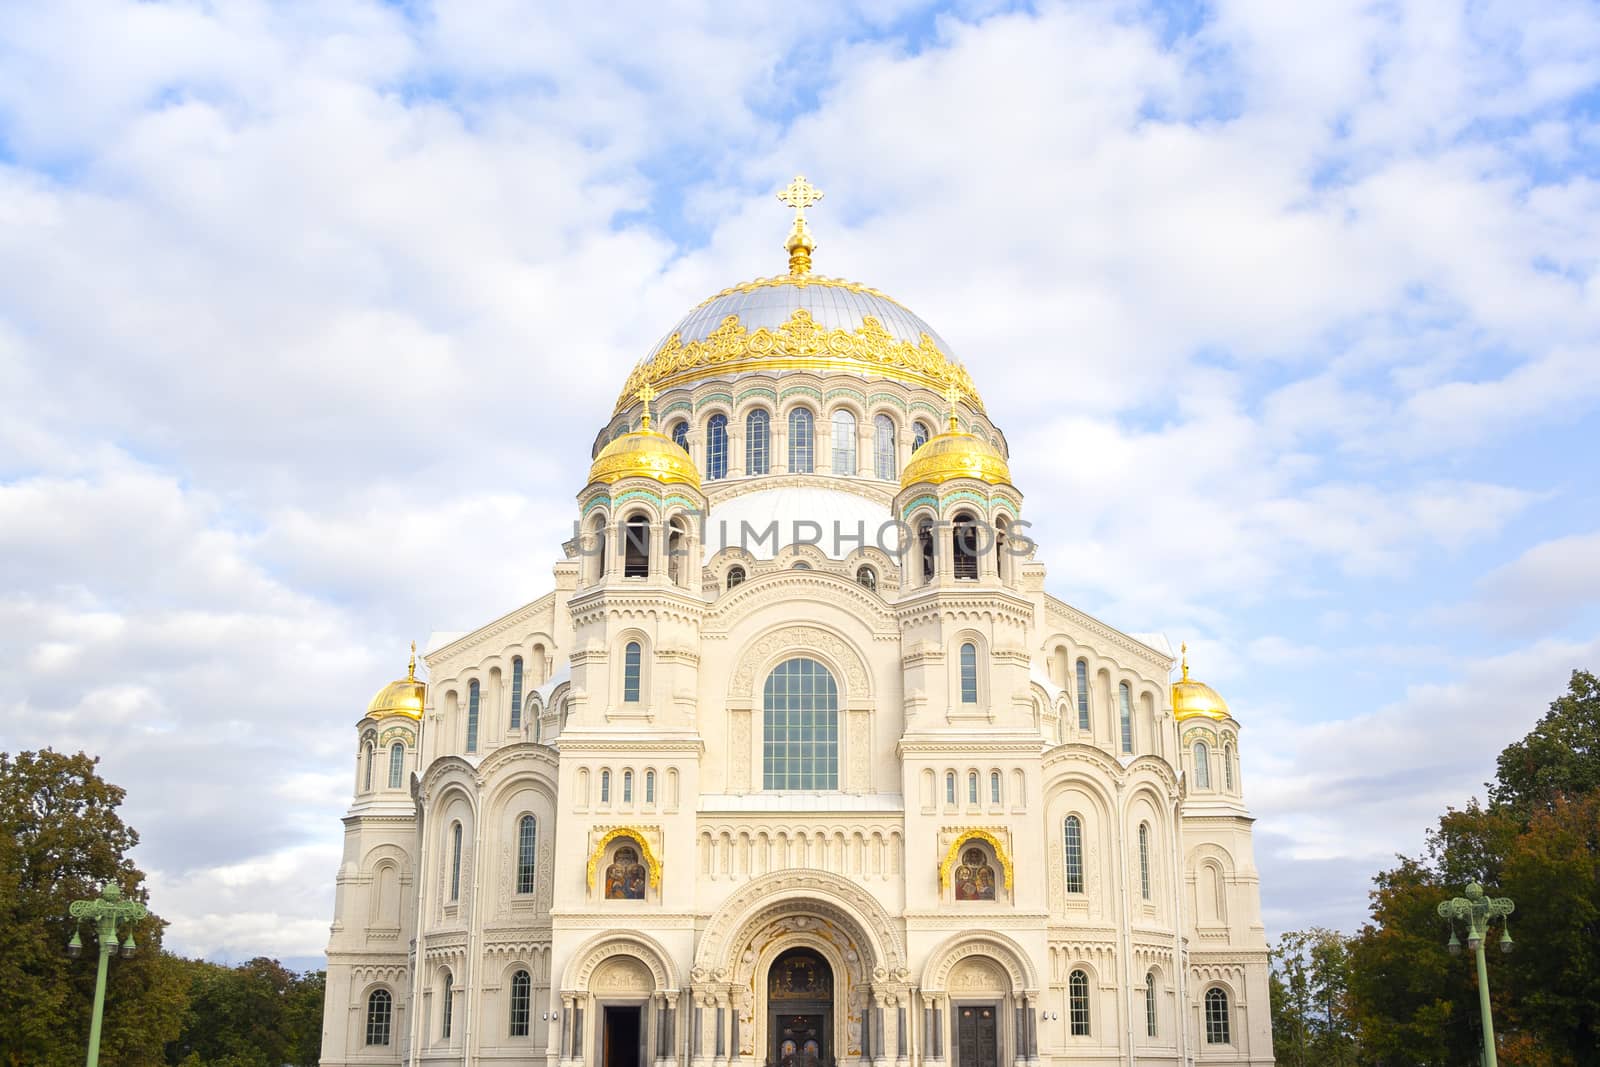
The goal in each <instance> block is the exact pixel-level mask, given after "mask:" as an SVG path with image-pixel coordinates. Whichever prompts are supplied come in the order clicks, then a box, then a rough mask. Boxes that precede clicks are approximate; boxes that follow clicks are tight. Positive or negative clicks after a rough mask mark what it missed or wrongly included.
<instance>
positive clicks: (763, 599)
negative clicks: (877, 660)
mask: <svg viewBox="0 0 1600 1067" xmlns="http://www.w3.org/2000/svg"><path fill="white" fill-rule="evenodd" d="M874 562H876V561H874ZM796 593H801V594H802V595H804V596H808V597H812V598H814V599H818V600H824V601H827V602H829V603H833V604H837V605H838V606H840V607H842V608H845V609H846V610H847V611H849V612H850V613H851V614H853V615H857V616H864V617H863V618H862V621H863V622H865V623H866V624H867V625H868V626H872V627H875V630H881V632H883V633H884V634H886V635H892V636H893V637H895V638H896V639H898V638H899V636H900V631H899V630H898V629H897V628H894V627H895V615H894V613H893V612H892V611H890V609H889V606H888V605H887V604H885V603H884V601H883V598H882V597H880V596H879V595H877V594H876V593H873V592H871V591H869V590H867V589H864V588H862V586H861V584H860V583H858V582H857V581H856V580H855V578H854V576H852V575H846V574H843V573H836V572H833V571H829V570H809V571H797V570H792V569H787V568H786V569H783V570H774V571H767V572H765V573H763V572H762V571H760V570H758V571H757V572H756V573H755V574H752V575H750V576H749V577H748V578H746V579H745V581H744V583H743V584H741V585H739V586H736V587H735V588H734V589H733V590H731V591H730V592H728V593H726V594H724V595H723V596H722V597H720V598H719V599H718V600H717V602H716V604H715V605H714V606H713V607H712V608H711V609H710V610H709V611H707V612H706V614H705V625H706V626H707V627H713V626H714V627H717V628H719V629H731V628H732V627H733V626H734V625H735V624H736V623H737V622H738V621H739V619H741V618H743V617H744V616H746V615H748V614H750V613H751V612H753V611H758V610H760V609H761V608H765V607H771V606H772V604H773V603H774V602H775V601H778V600H795V599H798V597H797V596H796V595H795V594H796ZM786 594H787V595H786ZM892 628H893V629H892Z"/></svg>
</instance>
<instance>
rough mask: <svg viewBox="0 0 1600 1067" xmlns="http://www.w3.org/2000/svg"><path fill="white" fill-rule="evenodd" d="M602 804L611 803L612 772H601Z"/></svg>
mask: <svg viewBox="0 0 1600 1067" xmlns="http://www.w3.org/2000/svg"><path fill="white" fill-rule="evenodd" d="M600 803H602V804H609V803H611V772H610V771H608V770H607V771H601V772H600Z"/></svg>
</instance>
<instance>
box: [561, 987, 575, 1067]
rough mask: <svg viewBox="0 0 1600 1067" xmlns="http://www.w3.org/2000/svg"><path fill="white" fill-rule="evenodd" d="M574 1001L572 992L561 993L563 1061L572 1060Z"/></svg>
mask: <svg viewBox="0 0 1600 1067" xmlns="http://www.w3.org/2000/svg"><path fill="white" fill-rule="evenodd" d="M572 1002H573V997H572V994H571V993H562V994H561V1045H560V1050H561V1051H560V1056H561V1059H562V1061H563V1062H571V1060H572Z"/></svg>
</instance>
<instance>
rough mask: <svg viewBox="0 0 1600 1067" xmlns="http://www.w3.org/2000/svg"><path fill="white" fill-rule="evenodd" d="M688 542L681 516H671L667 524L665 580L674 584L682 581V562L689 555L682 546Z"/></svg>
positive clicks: (687, 534) (679, 583)
mask: <svg viewBox="0 0 1600 1067" xmlns="http://www.w3.org/2000/svg"><path fill="white" fill-rule="evenodd" d="M688 542H689V533H688V531H687V530H685V529H684V528H683V518H682V516H676V515H675V516H673V519H672V521H671V522H670V523H668V524H667V581H669V582H671V583H672V584H674V585H681V584H682V582H683V566H682V564H683V562H684V560H685V559H686V558H687V557H688V555H689V550H688V549H687V548H685V547H684V546H685V545H687V544H688Z"/></svg>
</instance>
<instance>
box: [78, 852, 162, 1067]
mask: <svg viewBox="0 0 1600 1067" xmlns="http://www.w3.org/2000/svg"><path fill="white" fill-rule="evenodd" d="M68 913H69V914H70V915H71V916H72V917H73V918H74V919H77V920H78V926H77V929H75V930H73V931H72V940H70V941H68V942H67V955H69V956H71V957H72V958H73V959H77V958H78V957H79V956H81V955H83V936H82V935H83V923H84V920H88V921H89V922H91V923H93V924H94V931H95V936H96V937H98V938H99V939H100V970H99V972H98V973H97V974H96V975H95V980H94V1014H93V1015H92V1016H90V1018H89V1058H88V1060H87V1061H86V1067H99V1063H100V1017H101V1015H103V1014H104V1012H105V1008H106V961H108V960H110V959H111V954H112V953H114V952H116V951H117V944H118V942H117V927H119V926H126V927H127V929H128V933H127V936H126V937H125V938H123V939H122V942H121V946H122V958H123V959H128V958H129V957H131V956H132V955H133V947H134V946H133V924H134V923H136V922H138V921H139V920H140V919H142V918H144V917H145V914H146V912H145V909H144V905H143V904H139V903H137V902H135V901H132V900H123V899H122V888H121V887H120V886H118V885H117V884H116V883H114V882H107V883H106V885H105V888H103V889H101V890H100V895H99V896H98V897H96V898H95V899H94V900H74V901H73V902H72V906H71V907H70V908H69V909H68Z"/></svg>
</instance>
